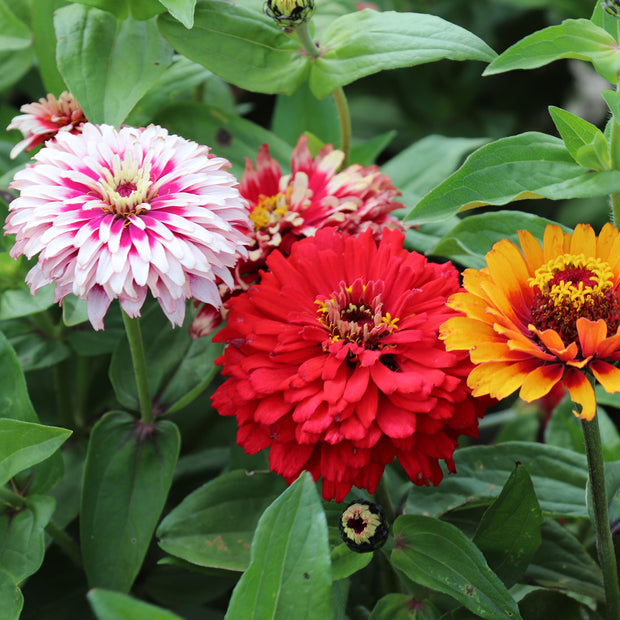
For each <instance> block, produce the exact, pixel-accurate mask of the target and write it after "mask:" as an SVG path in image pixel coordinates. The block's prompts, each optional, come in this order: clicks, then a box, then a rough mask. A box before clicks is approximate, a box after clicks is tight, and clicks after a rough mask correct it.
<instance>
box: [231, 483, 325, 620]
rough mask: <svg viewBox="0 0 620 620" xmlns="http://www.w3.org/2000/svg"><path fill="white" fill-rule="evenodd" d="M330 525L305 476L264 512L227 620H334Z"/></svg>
mask: <svg viewBox="0 0 620 620" xmlns="http://www.w3.org/2000/svg"><path fill="white" fill-rule="evenodd" d="M331 584H332V579H331V566H330V560H329V545H328V542H327V521H326V519H325V513H324V512H323V506H322V504H321V500H320V499H319V496H318V494H317V491H316V487H315V485H314V482H313V481H312V477H311V476H310V474H309V473H307V472H304V473H303V474H302V475H301V476H300V477H299V478H298V479H297V480H296V481H295V483H293V484H292V485H291V486H290V487H289V488H288V489H287V490H286V491H285V492H284V493H283V494H282V495H281V496H280V497H278V499H276V500H275V501H274V502H273V503H272V504H271V505H270V506H269V508H267V510H265V512H264V514H263V515H262V517H261V518H260V520H259V522H258V527H257V528H256V533H255V535H254V540H253V541H252V559H251V561H250V565H249V567H248V569H247V570H246V571H245V573H243V575H242V576H241V579H240V580H239V583H238V584H237V585H236V587H235V589H234V590H233V593H232V597H231V599H230V605H229V607H228V611H227V613H226V618H227V619H228V620H234V619H236V618H244V619H246V618H247V620H250V619H255V620H259V619H262V618H277V617H280V618H299V619H300V620H301V619H304V618H305V619H308V620H311V619H315V618H316V619H320V618H324V619H325V620H328V619H329V618H331V617H332V588H331Z"/></svg>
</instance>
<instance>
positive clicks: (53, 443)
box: [0, 418, 71, 486]
mask: <svg viewBox="0 0 620 620" xmlns="http://www.w3.org/2000/svg"><path fill="white" fill-rule="evenodd" d="M69 435H71V431H70V430H67V429H66V428H57V427H55V426H44V425H42V424H34V423H33V422H22V421H21V420H11V419H9V418H0V486H1V485H4V484H5V483H6V482H7V481H8V480H10V479H11V478H12V477H13V476H15V475H16V474H18V473H19V472H20V471H23V470H24V469H28V468H29V467H32V466H33V465H36V464H37V463H40V462H41V461H44V460H45V459H46V458H48V457H49V456H51V455H52V454H53V453H54V452H56V450H58V448H60V446H61V445H62V444H63V443H64V442H65V441H66V440H67V438H68V437H69Z"/></svg>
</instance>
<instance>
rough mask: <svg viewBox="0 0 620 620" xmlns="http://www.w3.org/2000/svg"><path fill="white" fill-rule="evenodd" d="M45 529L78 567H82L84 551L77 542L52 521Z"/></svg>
mask: <svg viewBox="0 0 620 620" xmlns="http://www.w3.org/2000/svg"><path fill="white" fill-rule="evenodd" d="M45 531H46V533H47V534H49V536H50V537H51V539H52V540H53V541H54V542H55V543H56V544H57V545H58V546H59V547H60V549H62V551H63V553H64V554H65V555H66V556H67V557H68V558H69V559H70V560H71V561H72V562H73V563H74V564H75V565H76V566H77V567H78V568H82V553H81V551H80V548H79V547H78V545H77V543H76V542H75V540H73V538H71V536H69V534H67V532H65V531H64V530H61V529H60V528H59V527H58V526H57V525H56V524H54V523H52V522H51V521H50V522H49V523H48V524H47V525H46V526H45Z"/></svg>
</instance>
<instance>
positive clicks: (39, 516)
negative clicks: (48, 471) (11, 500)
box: [0, 495, 56, 617]
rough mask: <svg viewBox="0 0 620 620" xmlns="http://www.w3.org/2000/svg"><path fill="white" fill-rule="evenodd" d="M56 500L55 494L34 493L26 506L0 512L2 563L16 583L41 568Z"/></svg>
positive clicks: (0, 560)
mask: <svg viewBox="0 0 620 620" xmlns="http://www.w3.org/2000/svg"><path fill="white" fill-rule="evenodd" d="M55 503H56V502H55V501H54V499H53V498H52V497H47V496H45V495H31V496H30V497H28V499H27V500H26V502H25V504H24V507H23V508H21V509H19V510H16V511H12V510H11V509H10V508H7V509H5V510H4V512H2V513H0V566H2V568H3V569H4V570H6V571H8V572H9V573H10V574H11V576H12V577H13V579H14V583H15V584H19V583H20V582H22V581H23V580H24V579H25V578H26V577H29V576H30V575H32V574H33V573H35V572H36V571H38V570H39V568H40V567H41V564H42V563H43V556H44V555H45V531H44V528H45V526H46V525H47V524H48V522H49V520H50V519H51V517H52V513H53V512H54V505H55ZM0 600H2V599H0ZM0 617H1V616H0Z"/></svg>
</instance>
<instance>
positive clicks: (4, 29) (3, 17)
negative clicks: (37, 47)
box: [0, 0, 32, 50]
mask: <svg viewBox="0 0 620 620" xmlns="http://www.w3.org/2000/svg"><path fill="white" fill-rule="evenodd" d="M31 43H32V35H31V34H30V30H29V29H28V26H26V24H24V22H22V21H21V20H20V19H19V18H18V17H17V16H16V15H15V14H14V13H13V12H12V11H11V9H10V7H9V6H8V5H7V3H6V2H5V0H0V50H20V49H23V48H25V47H28V46H29V45H30V44H31Z"/></svg>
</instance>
